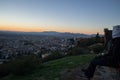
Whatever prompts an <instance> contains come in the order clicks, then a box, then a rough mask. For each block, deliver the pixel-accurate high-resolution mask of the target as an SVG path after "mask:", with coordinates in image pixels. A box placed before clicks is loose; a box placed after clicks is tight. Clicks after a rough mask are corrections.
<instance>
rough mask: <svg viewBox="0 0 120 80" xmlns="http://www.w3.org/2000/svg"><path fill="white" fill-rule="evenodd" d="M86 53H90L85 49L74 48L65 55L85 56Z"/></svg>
mask: <svg viewBox="0 0 120 80" xmlns="http://www.w3.org/2000/svg"><path fill="white" fill-rule="evenodd" d="M87 53H90V52H89V50H88V49H87V48H81V47H74V48H71V49H69V51H68V54H67V55H80V54H87Z"/></svg>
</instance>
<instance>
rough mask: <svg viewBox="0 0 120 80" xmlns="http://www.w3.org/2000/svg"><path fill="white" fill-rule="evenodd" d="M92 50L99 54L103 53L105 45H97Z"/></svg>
mask: <svg viewBox="0 0 120 80" xmlns="http://www.w3.org/2000/svg"><path fill="white" fill-rule="evenodd" d="M92 50H93V51H94V52H95V53H96V54H98V53H101V52H102V51H103V50H104V46H103V45H96V46H94V47H93V48H92Z"/></svg>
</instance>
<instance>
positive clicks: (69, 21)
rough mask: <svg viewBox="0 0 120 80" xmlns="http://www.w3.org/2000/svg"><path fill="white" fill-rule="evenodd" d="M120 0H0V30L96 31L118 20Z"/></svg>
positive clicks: (119, 17) (101, 31) (117, 22)
mask: <svg viewBox="0 0 120 80" xmlns="http://www.w3.org/2000/svg"><path fill="white" fill-rule="evenodd" d="M119 8H120V0H0V30H1V31H24V32H41V31H58V32H72V33H85V34H95V33H97V32H99V33H101V34H102V33H103V29H104V28H109V29H112V27H113V26H114V25H119V24H120V16H119V14H120V9H119Z"/></svg>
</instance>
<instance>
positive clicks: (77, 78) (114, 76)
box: [59, 67, 120, 80]
mask: <svg viewBox="0 0 120 80" xmlns="http://www.w3.org/2000/svg"><path fill="white" fill-rule="evenodd" d="M59 80H88V79H86V77H85V76H84V74H83V72H82V71H81V68H80V67H79V68H76V69H71V70H70V69H69V70H65V71H63V72H61V76H60V79H59ZM92 80H120V77H119V72H118V71H117V70H116V69H114V68H109V67H97V69H96V72H95V75H94V78H93V79H92Z"/></svg>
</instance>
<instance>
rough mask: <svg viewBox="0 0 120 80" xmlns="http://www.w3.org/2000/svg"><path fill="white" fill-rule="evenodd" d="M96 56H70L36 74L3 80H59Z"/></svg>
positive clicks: (46, 64) (40, 69) (47, 63)
mask: <svg viewBox="0 0 120 80" xmlns="http://www.w3.org/2000/svg"><path fill="white" fill-rule="evenodd" d="M94 56H95V55H91V54H88V55H79V56H69V57H65V58H61V59H58V60H53V61H49V62H46V63H43V64H42V67H39V69H37V70H36V71H34V73H32V74H30V75H26V76H15V75H9V76H7V77H4V78H3V79H1V80H58V79H59V77H60V76H61V75H62V73H63V72H64V71H66V70H71V69H74V68H77V67H80V66H82V65H85V64H86V63H88V62H89V61H90V60H91V59H92V58H93V57H94Z"/></svg>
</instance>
